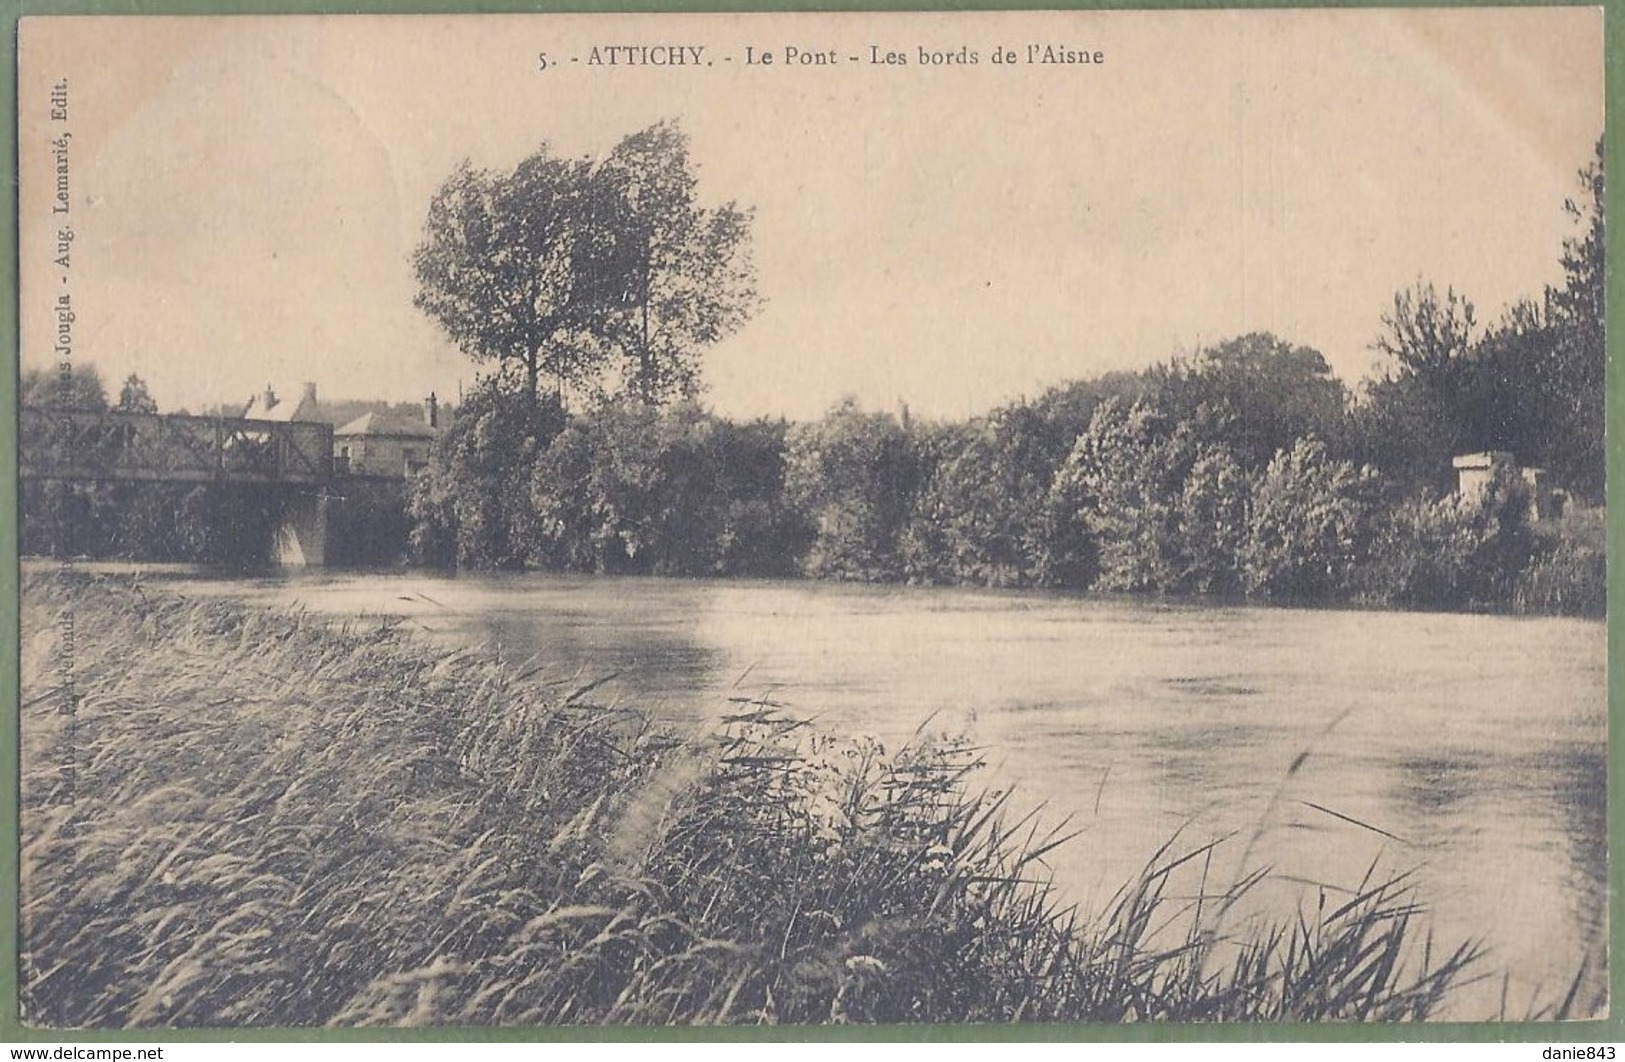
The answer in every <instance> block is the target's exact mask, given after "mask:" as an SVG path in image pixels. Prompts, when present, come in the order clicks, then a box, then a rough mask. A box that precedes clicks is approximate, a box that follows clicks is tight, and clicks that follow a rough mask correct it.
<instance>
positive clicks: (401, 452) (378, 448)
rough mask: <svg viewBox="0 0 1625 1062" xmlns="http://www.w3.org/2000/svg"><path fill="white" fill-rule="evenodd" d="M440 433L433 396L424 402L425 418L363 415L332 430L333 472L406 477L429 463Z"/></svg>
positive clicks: (386, 413) (436, 404)
mask: <svg viewBox="0 0 1625 1062" xmlns="http://www.w3.org/2000/svg"><path fill="white" fill-rule="evenodd" d="M439 434H440V412H439V405H438V403H437V402H436V400H435V396H434V395H430V396H429V397H428V399H427V400H426V401H425V402H424V403H423V417H422V419H418V418H414V417H408V416H402V415H401V414H398V413H392V412H383V413H378V412H374V413H363V414H362V415H361V416H359V417H357V418H355V419H354V420H352V421H350V422H349V423H348V424H345V425H343V426H342V427H339V428H336V429H334V431H333V466H334V471H336V472H339V473H341V474H345V473H347V474H349V475H352V476H389V477H392V478H405V477H407V476H411V475H413V474H415V473H417V472H418V471H419V470H421V469H422V468H423V467H424V466H425V465H427V464H428V463H429V447H430V446H431V445H432V444H433V443H434V440H435V437H436V436H437V435H439Z"/></svg>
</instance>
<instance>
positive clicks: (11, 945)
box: [0, 0, 1625, 1044]
mask: <svg viewBox="0 0 1625 1062" xmlns="http://www.w3.org/2000/svg"><path fill="white" fill-rule="evenodd" d="M1504 6H1520V7H1556V6H1587V5H1579V4H1563V3H1561V2H1559V0H1533V2H1528V0H1525V2H1521V3H1518V4H1515V5H1514V4H1508V3H1494V2H1489V3H1486V2H1483V0H1431V2H1424V3H1416V2H1414V0H1395V2H1388V3H1384V2H1381V0H1342V2H1337V0H1302V2H1298V3H1289V2H1285V0H1172V2H1158V0H1120V2H1116V3H1113V2H1110V0H1039V2H1035V3H1024V2H1021V0H867V2H865V0H822V2H809V0H709V2H707V0H680V2H677V3H657V2H655V0H563V2H560V0H532V2H525V0H472V2H468V3H457V2H455V0H0V15H3V16H4V25H5V28H6V32H7V33H8V34H9V36H8V38H7V41H6V45H7V47H6V49H5V56H4V73H5V76H4V77H3V78H0V133H3V137H4V141H5V142H6V143H8V144H9V145H10V146H11V148H12V153H11V156H10V165H9V166H8V167H7V173H6V181H7V189H8V192H7V196H6V204H5V208H4V209H3V210H0V252H3V253H0V329H3V330H4V332H5V334H6V335H8V336H9V337H10V340H11V342H12V344H13V346H14V347H16V346H17V345H18V343H19V341H20V340H19V331H18V327H19V324H18V292H17V278H18V261H17V210H16V195H17V156H16V143H17V47H16V45H17V20H18V19H19V18H21V17H26V16H30V15H70V14H71V15H124V16H129V15H205V14H446V13H465V14H474V13H485V14H491V13H515V12H526V13H537V12H549V13H561V12H603V13H607V12H653V11H672V12H676V11H681V12H723V13H734V12H752V11H772V12H788V11H812V12H833V11H881V10H884V11H978V10H1010V11H1014V10H1024V9H1044V10H1056V9H1072V10H1121V9H1140V10H1199V9H1216V8H1247V9H1271V8H1285V7H1335V8H1378V7H1504ZM1592 6H1600V7H1602V8H1603V10H1604V19H1603V34H1604V49H1605V51H1604V55H1605V62H1606V76H1605V85H1606V112H1605V113H1606V114H1607V115H1610V116H1611V115H1613V114H1614V113H1616V112H1617V111H1619V110H1620V109H1621V108H1622V107H1625V0H1603V2H1602V3H1601V4H1599V5H1592ZM1613 124H1614V123H1613V122H1612V121H1607V120H1605V135H1604V141H1605V143H1604V166H1605V170H1606V172H1608V173H1609V174H1615V175H1617V174H1622V173H1625V143H1622V139H1621V136H1620V135H1619V132H1618V130H1616V129H1613V128H1611V126H1612V125H1613ZM1576 165H1577V166H1578V160H1577V163H1576ZM1607 212H1608V213H1607V216H1608V217H1610V218H1620V219H1625V180H1620V179H1615V180H1611V181H1610V182H1609V183H1608V188H1607ZM1606 232H1607V257H1608V266H1609V267H1608V275H1607V298H1608V313H1607V335H1608V337H1609V344H1608V350H1609V357H1608V369H1607V380H1608V385H1607V386H1608V421H1607V428H1608V436H1607V449H1608V484H1609V493H1610V495H1612V496H1613V497H1615V498H1618V497H1619V496H1620V490H1621V489H1622V488H1625V478H1622V477H1625V416H1622V413H1621V404H1622V403H1625V390H1622V388H1625V369H1622V368H1621V366H1620V364H1619V357H1618V353H1619V347H1620V345H1621V344H1620V342H1619V337H1620V336H1622V335H1625V270H1622V269H1619V268H1616V266H1618V265H1619V263H1620V260H1621V258H1622V256H1625V225H1610V226H1608V228H1607V230H1606ZM17 381H18V371H17V368H16V366H15V365H13V367H12V369H11V371H8V372H3V373H0V424H3V425H4V428H3V430H0V629H3V630H4V631H6V632H9V636H7V637H3V638H0V781H3V784H0V1042H6V1043H70V1042H83V1043H124V1044H142V1043H183V1044H184V1043H218V1042H223V1041H237V1042H311V1041H333V1042H422V1043H437V1042H438V1043H460V1042H466V1043H497V1042H531V1041H541V1042H570V1043H588V1042H593V1043H597V1042H659V1043H699V1042H736V1043H737V1042H764V1043H772V1042H800V1041H823V1042H831V1043H835V1042H854V1041H870V1042H891V1043H896V1042H924V1043H947V1042H969V1041H1005V1042H1011V1043H1041V1042H1053V1041H1083V1042H1091V1041H1092V1042H1107V1043H1258V1042H1280V1041H1287V1042H1292V1041H1306V1042H1347V1043H1394V1042H1424V1043H1496V1042H1503V1041H1519V1042H1528V1043H1541V1042H1550V1043H1598V1042H1604V1041H1612V1042H1616V1043H1618V1042H1625V911H1622V910H1621V905H1620V899H1621V896H1622V895H1625V875H1622V874H1621V869H1622V865H1625V860H1622V859H1620V858H1618V854H1619V853H1620V852H1621V851H1622V850H1625V845H1621V844H1620V842H1621V840H1622V837H1625V831H1622V829H1621V824H1622V822H1625V815H1622V812H1625V793H1622V791H1621V777H1622V774H1621V770H1622V767H1625V749H1622V744H1625V743H1622V742H1621V741H1619V740H1615V738H1617V728H1618V727H1619V725H1620V723H1621V718H1622V712H1625V681H1622V680H1621V677H1620V674H1619V672H1618V671H1617V670H1616V669H1615V668H1613V667H1610V669H1609V683H1608V704H1609V731H1610V742H1609V754H1608V787H1609V796H1608V802H1607V807H1608V823H1609V828H1608V837H1609V852H1610V854H1611V857H1612V858H1611V859H1610V867H1609V882H1610V910H1609V954H1610V956H1611V959H1612V962H1611V964H1610V965H1611V969H1610V971H1609V984H1610V1000H1611V1011H1612V1014H1611V1016H1610V1017H1609V1018H1606V1019H1601V1020H1597V1021H1580V1022H1564V1023H1557V1022H1529V1023H1514V1022H1507V1023H1484V1024H1476V1023H1474V1024H1467V1023H1425V1024H1394V1025H1352V1024H1351V1025H1307V1024H1296V1025H1170V1024H1147V1025H1083V1024H1054V1025H1013V1026H1006V1025H932V1026H921V1025H905V1026H864V1027H853V1026H790V1027H783V1026H781V1027H777V1028H756V1027H748V1028H703V1029H695V1028H673V1029H666V1028H641V1027H639V1028H630V1027H615V1028H598V1027H590V1028H577V1027H569V1026H566V1027H543V1028H475V1029H469V1028H435V1029H336V1030H334V1029H311V1028H276V1027H272V1028H252V1029H241V1028H233V1029H131V1030H125V1029H113V1030H95V1031H63V1030H35V1029H29V1028H26V1027H24V1026H23V1025H22V1023H21V1020H20V1017H19V1011H18V998H17V932H18V921H17V920H18V897H17V872H18V851H17V849H18V823H17V804H18V793H17V784H18V778H19V772H20V767H19V762H18V740H17V733H18V700H19V694H18V655H19V642H18V637H19V636H18V565H17V557H18V554H17V521H16V518H15V516H16V512H17V508H16V506H17V461H16V454H17V450H16V447H17V434H16V425H17V413H16V408H17V407H16V401H17V395H16V392H17ZM1622 514H1625V506H1618V507H1616V508H1615V510H1614V511H1613V512H1612V513H1610V519H1609V523H1608V553H1609V557H1610V558H1618V557H1620V556H1621V555H1622V549H1625V519H1622ZM1622 607H1625V587H1622V585H1621V579H1620V578H1619V576H1618V571H1617V568H1616V565H1614V564H1612V563H1611V564H1610V565H1609V590H1608V612H1609V615H1610V616H1619V615H1621V609H1622ZM1608 659H1609V661H1610V662H1612V661H1616V660H1622V659H1625V634H1622V633H1621V631H1620V629H1619V625H1618V624H1610V625H1609V629H1608Z"/></svg>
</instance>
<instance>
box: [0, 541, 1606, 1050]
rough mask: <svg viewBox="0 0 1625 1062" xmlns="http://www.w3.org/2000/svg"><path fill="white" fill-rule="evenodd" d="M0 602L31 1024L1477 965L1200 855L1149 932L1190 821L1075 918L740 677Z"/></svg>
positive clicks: (1032, 849)
mask: <svg viewBox="0 0 1625 1062" xmlns="http://www.w3.org/2000/svg"><path fill="white" fill-rule="evenodd" d="M22 628H23V631H24V632H25V635H24V640H23V661H22V664H23V678H24V687H23V698H22V704H23V718H22V733H23V779H22V781H23V785H22V809H23V815H22V830H23V835H22V846H21V847H22V885H23V893H22V901H23V902H22V907H23V925H22V948H23V960H22V961H23V965H22V984H23V992H24V998H25V1001H26V1003H25V1005H26V1015H27V1017H28V1018H29V1020H31V1021H33V1022H37V1023H40V1024H45V1025H70V1026H79V1025H114V1026H116V1025H202V1024H208V1025H252V1024H293V1025H321V1024H340V1025H349V1024H446V1023H453V1024H466V1025H487V1024H547V1023H558V1022H615V1023H671V1022H677V1023H688V1022H694V1021H699V1022H744V1023H759V1022H760V1023H778V1022H798V1023H799V1022H831V1021H834V1022H846V1021H852V1022H857V1021H920V1022H958V1021H1011V1020H1025V1021H1056V1020H1075V1021H1085V1020H1094V1021H1118V1020H1143V1019H1176V1020H1177V1019H1197V1020H1231V1019H1234V1020H1253V1019H1260V1020H1323V1019H1376V1020H1390V1019H1409V1018H1425V1017H1428V1016H1430V1015H1435V1014H1437V1013H1438V1010H1439V1008H1440V1007H1441V1005H1442V1004H1444V1003H1445V1002H1446V1001H1447V1000H1448V998H1449V996H1450V993H1451V991H1452V989H1453V987H1454V986H1455V985H1456V984H1458V983H1459V982H1460V981H1461V980H1462V978H1463V976H1464V975H1466V976H1471V975H1472V974H1474V973H1475V972H1478V971H1477V967H1478V965H1479V963H1478V962H1477V961H1476V959H1475V957H1474V952H1473V949H1472V948H1470V947H1465V948H1462V949H1460V950H1456V951H1451V950H1449V949H1446V948H1442V947H1437V946H1436V947H1434V948H1433V949H1432V953H1431V956H1429V955H1427V954H1426V953H1425V951H1424V949H1423V946H1422V942H1421V939H1420V938H1421V937H1424V936H1425V935H1426V934H1425V932H1419V931H1418V930H1419V928H1420V924H1419V922H1420V912H1419V910H1418V908H1417V907H1416V905H1415V900H1416V898H1415V897H1413V896H1411V895H1409V894H1407V893H1406V892H1405V891H1404V890H1403V887H1402V885H1401V884H1399V883H1381V884H1379V883H1377V882H1372V883H1368V884H1369V886H1370V887H1368V888H1366V889H1365V890H1364V892H1363V894H1362V895H1361V896H1359V897H1358V898H1357V899H1355V900H1354V901H1353V902H1350V903H1348V904H1345V905H1341V906H1339V905H1337V904H1327V905H1326V906H1324V907H1320V908H1319V909H1318V910H1319V916H1320V924H1318V925H1317V924H1314V922H1313V920H1314V919H1315V918H1316V911H1317V908H1316V906H1315V903H1314V899H1313V897H1310V898H1308V901H1307V904H1306V907H1305V911H1306V914H1307V917H1308V918H1309V919H1310V920H1311V921H1310V923H1309V924H1307V925H1305V924H1304V923H1301V922H1298V921H1297V920H1296V919H1294V918H1283V919H1282V920H1281V922H1280V924H1279V925H1276V926H1263V927H1260V926H1258V925H1257V924H1256V923H1255V924H1250V925H1247V926H1245V927H1243V926H1242V925H1239V924H1231V921H1234V922H1238V923H1239V922H1240V921H1241V920H1239V919H1234V920H1229V921H1227V919H1226V914H1227V912H1228V909H1229V906H1230V901H1229V899H1228V897H1230V896H1233V895H1235V894H1236V893H1237V892H1238V890H1240V889H1244V888H1246V887H1247V883H1246V882H1243V883H1242V884H1241V885H1239V886H1233V887H1231V888H1230V889H1223V888H1221V887H1220V886H1219V885H1218V884H1216V883H1206V884H1205V887H1203V888H1202V889H1201V891H1202V892H1203V893H1205V894H1206V895H1205V897H1204V898H1203V899H1202V900H1201V901H1199V902H1198V911H1197V912H1195V916H1194V918H1193V919H1188V920H1187V921H1189V922H1190V924H1191V925H1192V926H1193V927H1194V928H1193V930H1192V931H1191V933H1190V934H1189V935H1187V936H1184V937H1182V938H1181V939H1178V940H1174V941H1168V940H1165V939H1157V938H1154V936H1153V935H1152V931H1153V928H1154V927H1155V926H1156V925H1158V924H1160V923H1161V922H1163V921H1164V920H1165V919H1167V918H1168V917H1170V916H1172V915H1173V914H1175V913H1176V912H1177V910H1178V909H1179V908H1180V907H1181V905H1182V904H1183V902H1184V901H1176V900H1175V899H1174V898H1173V893H1172V892H1171V891H1170V890H1169V882H1170V879H1171V875H1172V874H1173V873H1175V871H1176V867H1175V864H1176V863H1178V862H1180V861H1182V860H1183V861H1184V862H1183V864H1182V866H1180V867H1178V868H1177V869H1178V871H1179V872H1189V871H1191V870H1192V869H1193V868H1195V867H1196V866H1197V865H1199V864H1201V863H1202V862H1203V861H1204V860H1205V857H1206V852H1207V849H1205V848H1200V847H1196V848H1195V849H1194V852H1193V851H1191V850H1185V849H1175V848H1170V849H1168V850H1167V851H1165V852H1164V853H1163V854H1162V855H1161V856H1160V857H1159V859H1158V860H1156V861H1154V862H1153V865H1152V866H1151V867H1150V868H1148V870H1147V872H1146V873H1145V874H1144V875H1143V876H1142V877H1141V878H1140V879H1139V880H1137V881H1134V882H1130V883H1127V884H1126V885H1125V887H1124V889H1123V890H1122V892H1121V893H1120V895H1119V900H1118V902H1117V903H1116V904H1115V906H1113V907H1112V908H1111V909H1110V910H1108V911H1106V912H1104V913H1102V914H1101V915H1100V916H1099V917H1098V918H1090V919H1088V920H1086V921H1080V920H1079V919H1078V918H1076V917H1075V916H1074V915H1073V913H1072V912H1069V911H1062V910H1057V909H1056V906H1055V905H1054V904H1053V903H1052V902H1051V901H1050V900H1049V898H1048V897H1047V896H1046V894H1045V892H1044V891H1043V888H1042V886H1041V885H1040V884H1036V883H1037V882H1039V881H1041V879H1042V862H1041V857H1042V856H1043V854H1044V849H1045V846H1046V845H1048V844H1050V843H1051V842H1052V841H1057V840H1059V839H1060V837H1059V836H1046V835H1045V834H1044V833H1042V832H1041V831H1036V832H1035V831H1034V830H1033V829H1032V827H1031V824H1030V823H1025V822H1023V823H1019V824H1018V823H1005V822H1002V821H1001V811H1002V809H1003V803H1002V800H1001V798H1000V797H998V796H994V795H978V794H977V793H976V792H975V779H976V774H975V763H976V757H975V753H974V752H973V751H972V750H970V749H967V748H965V747H964V746H963V745H962V744H960V743H956V742H954V741H951V740H945V741H939V742H934V743H922V744H917V745H916V746H915V747H913V748H912V749H908V750H902V751H898V750H892V751H891V753H890V754H889V755H887V754H884V753H883V752H882V751H881V750H880V749H879V748H878V747H877V746H875V745H874V744H872V743H867V742H862V741H846V740H844V739H837V738H832V737H829V736H827V735H822V734H818V733H815V732H814V731H813V730H812V728H810V727H808V726H805V725H803V724H802V723H801V722H799V721H796V720H792V719H788V718H785V717H784V716H782V715H781V714H780V713H779V712H778V711H777V710H776V709H775V708H774V707H773V706H771V705H767V704H763V703H760V702H756V703H742V704H738V705H735V706H734V711H733V712H732V714H731V716H730V717H729V720H728V722H727V724H726V726H725V727H724V731H723V733H721V734H718V735H714V736H713V735H705V736H698V737H696V736H691V735H685V734H678V733H673V732H669V731H665V730H663V729H661V728H659V727H657V726H655V725H653V724H652V723H651V722H650V721H649V720H648V719H646V718H644V717H642V716H641V715H640V714H638V713H637V712H636V711H635V710H633V709H629V708H614V707H611V706H608V705H605V704H602V703H599V702H598V700H597V698H596V697H595V693H594V690H593V689H591V688H586V689H568V688H564V687H559V686H550V685H546V684H544V683H543V682H542V681H541V679H540V677H539V676H538V675H537V674H536V672H535V668H534V665H532V664H529V663H526V664H520V665H505V664H503V663H501V662H498V661H493V660H490V659H487V658H483V657H481V656H479V655H477V654H473V653H470V652H467V651H463V650H446V649H440V648H433V647H430V646H427V645H424V644H421V643H419V642H416V641H414V640H413V639H411V638H409V637H406V636H405V635H403V634H402V633H401V632H400V631H399V630H397V629H394V628H391V627H387V626H377V625H367V626H361V625H350V626H346V625H342V624H333V623H328V622H322V621H318V620H316V619H314V618H312V617H311V616H309V615H308V614H304V613H299V612H286V611H284V612H271V611H261V610H254V609H245V608H242V607H240V606H237V605H232V604H227V603H218V602H197V601H189V600H186V599H184V598H182V597H179V596H177V595H173V594H169V593H165V592H161V591H158V590H155V589H153V588H150V587H149V588H143V587H141V586H140V585H139V584H138V583H137V582H136V581H134V580H131V579H125V578H99V577H93V576H83V575H75V574H71V573H69V574H66V575H64V574H58V573H52V574H45V573H31V574H30V575H29V576H28V577H27V578H26V579H25V585H24V595H23V620H22ZM1075 843H1083V842H1082V841H1078V842H1075ZM1192 856H1194V858H1188V857H1192ZM1238 934H1239V935H1240V937H1239V938H1238ZM1430 958H1431V964H1430V963H1429V960H1430ZM1572 1002H1574V1004H1575V1006H1577V1007H1579V1008H1580V1009H1581V1010H1583V1009H1584V1007H1583V1006H1582V1005H1581V1003H1580V1002H1578V1001H1572ZM1514 1016H1515V1017H1522V1016H1523V1015H1522V1014H1518V1015H1514Z"/></svg>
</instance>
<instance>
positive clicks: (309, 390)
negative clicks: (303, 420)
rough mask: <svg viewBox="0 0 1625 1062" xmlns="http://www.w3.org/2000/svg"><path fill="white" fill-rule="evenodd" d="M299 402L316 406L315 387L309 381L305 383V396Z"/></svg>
mask: <svg viewBox="0 0 1625 1062" xmlns="http://www.w3.org/2000/svg"><path fill="white" fill-rule="evenodd" d="M300 401H301V402H309V403H310V404H311V405H313V406H314V405H315V404H316V385H315V384H313V383H311V382H310V381H309V380H306V381H305V394H304V397H303V398H301V399H300Z"/></svg>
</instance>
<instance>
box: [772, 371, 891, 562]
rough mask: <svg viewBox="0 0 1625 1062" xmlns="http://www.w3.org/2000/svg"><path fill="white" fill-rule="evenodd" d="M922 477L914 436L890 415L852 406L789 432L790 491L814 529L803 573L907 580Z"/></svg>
mask: <svg viewBox="0 0 1625 1062" xmlns="http://www.w3.org/2000/svg"><path fill="white" fill-rule="evenodd" d="M920 479H921V475H920V460H919V454H918V452H917V449H916V447H915V446H914V444H913V443H912V442H911V440H910V437H909V432H908V430H907V429H906V428H905V427H904V426H903V425H902V424H901V423H899V421H898V420H897V418H896V417H893V416H891V415H890V414H888V413H865V412H863V411H862V410H861V409H859V408H858V407H857V404H856V403H855V402H851V401H848V402H846V403H844V404H842V405H841V406H839V407H837V408H836V409H834V410H833V411H831V412H830V413H829V414H828V415H827V416H825V417H824V419H822V420H820V421H817V422H815V423H811V424H798V425H796V426H795V427H793V428H792V429H790V433H789V435H788V436H787V437H786V440H785V477H784V487H785V494H786V496H787V497H788V498H789V500H790V504H791V505H793V506H795V507H796V508H797V509H799V510H800V511H801V512H802V513H804V514H806V516H807V518H808V519H809V520H810V522H811V523H812V525H813V527H814V528H815V529H816V537H815V538H814V539H813V542H812V545H811V547H810V548H809V549H808V551H807V554H806V556H805V558H804V559H803V560H802V569H803V571H805V572H806V574H808V575H812V576H817V577H821V578H833V579H856V580H867V581H885V580H894V579H898V578H901V577H902V575H903V571H904V565H903V557H902V552H901V550H900V545H901V541H900V540H901V538H902V535H903V532H904V529H905V528H906V527H907V526H908V520H909V515H910V512H911V510H912V508H913V505H914V501H915V492H916V490H917V489H918V485H919V482H920Z"/></svg>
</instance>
